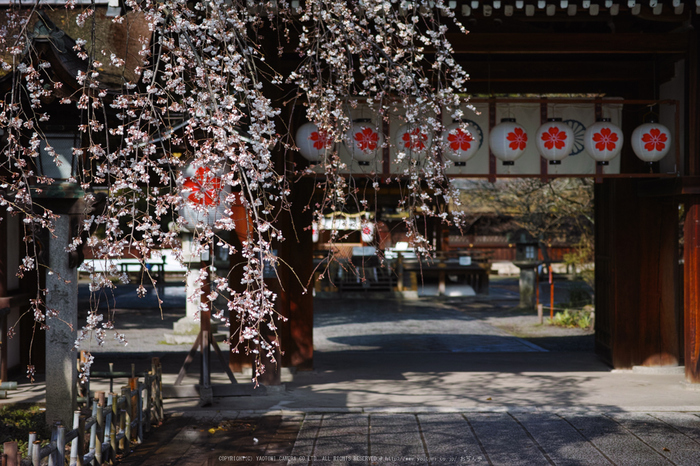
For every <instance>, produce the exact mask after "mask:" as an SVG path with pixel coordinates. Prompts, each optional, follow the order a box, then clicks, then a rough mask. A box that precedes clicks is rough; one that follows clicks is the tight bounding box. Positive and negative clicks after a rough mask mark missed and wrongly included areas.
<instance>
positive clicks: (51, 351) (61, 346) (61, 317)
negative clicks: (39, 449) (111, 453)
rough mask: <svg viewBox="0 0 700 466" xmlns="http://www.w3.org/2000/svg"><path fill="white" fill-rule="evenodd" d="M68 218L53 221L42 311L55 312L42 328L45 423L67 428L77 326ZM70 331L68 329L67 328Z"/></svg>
mask: <svg viewBox="0 0 700 466" xmlns="http://www.w3.org/2000/svg"><path fill="white" fill-rule="evenodd" d="M70 224H71V217H70V216H69V215H65V214H63V215H60V216H59V217H58V219H56V224H55V225H56V229H55V231H54V235H55V237H54V236H52V237H51V239H50V240H49V250H48V253H49V254H48V257H49V267H50V268H51V272H47V274H46V289H47V295H46V308H47V309H54V310H56V311H58V315H57V316H56V317H47V319H46V324H47V326H48V329H47V330H46V423H47V424H48V425H53V424H54V422H55V421H61V422H62V423H63V425H64V426H66V428H69V429H70V428H71V427H72V423H73V411H75V409H76V407H77V401H76V392H77V387H76V386H77V382H78V369H77V354H76V353H75V351H73V345H74V344H75V339H76V338H77V326H78V272H77V269H76V268H73V267H70V265H69V263H68V253H67V252H66V246H68V244H69V242H70V238H71V225H70ZM71 327H72V328H71Z"/></svg>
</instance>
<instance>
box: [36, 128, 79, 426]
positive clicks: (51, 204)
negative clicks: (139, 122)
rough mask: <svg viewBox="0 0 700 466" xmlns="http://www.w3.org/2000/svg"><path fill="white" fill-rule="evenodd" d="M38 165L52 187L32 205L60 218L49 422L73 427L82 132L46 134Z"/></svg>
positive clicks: (40, 191)
mask: <svg viewBox="0 0 700 466" xmlns="http://www.w3.org/2000/svg"><path fill="white" fill-rule="evenodd" d="M45 137H46V139H45V140H44V141H43V142H42V144H41V147H40V156H39V157H38V158H37V159H36V160H35V163H36V173H37V175H39V176H40V177H48V178H52V179H53V180H54V182H53V183H52V184H44V183H40V182H37V183H34V184H32V186H31V192H32V200H33V201H34V202H36V203H37V204H40V205H41V206H42V207H44V208H48V209H51V210H52V211H53V213H54V214H56V219H55V221H54V225H53V227H54V231H53V234H52V235H50V239H49V241H48V248H47V251H46V253H47V254H46V257H47V259H48V264H47V265H48V266H49V269H50V270H51V273H47V274H46V308H47V309H54V310H56V311H58V315H56V316H55V317H51V316H47V318H46V325H47V329H46V421H47V423H49V425H51V424H53V423H54V422H56V421H61V423H62V424H63V425H64V426H70V425H71V422H72V421H73V412H74V411H75V410H76V408H77V405H76V385H77V380H78V368H77V362H76V355H75V352H73V345H74V344H75V340H76V338H77V326H78V269H77V267H78V266H79V265H80V262H81V261H82V255H81V254H73V255H71V254H69V253H68V252H66V248H67V246H68V245H69V244H70V242H71V240H72V238H73V237H74V236H75V235H76V234H77V233H78V225H79V218H80V214H81V213H83V212H84V200H83V197H84V192H83V191H82V190H81V189H80V186H79V185H78V184H77V183H75V177H76V176H77V174H78V173H79V165H80V159H79V157H78V156H77V155H76V152H75V151H74V150H73V149H74V147H77V146H79V142H80V138H79V135H78V134H77V133H76V132H64V133H46V134H45Z"/></svg>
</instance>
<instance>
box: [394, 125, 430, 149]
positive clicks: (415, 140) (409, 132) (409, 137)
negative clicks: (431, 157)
mask: <svg viewBox="0 0 700 466" xmlns="http://www.w3.org/2000/svg"><path fill="white" fill-rule="evenodd" d="M394 141H395V142H396V147H397V148H398V150H400V151H403V152H405V153H406V154H408V155H409V156H410V157H423V156H424V155H425V154H426V153H427V152H428V150H429V149H430V145H431V144H432V143H433V134H432V132H431V131H428V130H427V129H426V128H424V127H422V126H417V125H412V124H405V125H403V126H401V127H400V128H399V130H398V131H397V132H396V139H395V140H394Z"/></svg>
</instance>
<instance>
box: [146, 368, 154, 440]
mask: <svg viewBox="0 0 700 466" xmlns="http://www.w3.org/2000/svg"><path fill="white" fill-rule="evenodd" d="M154 377H155V372H154V371H153V370H151V371H150V372H149V373H148V374H147V375H146V377H145V380H144V384H145V385H146V426H145V427H146V433H148V432H150V431H151V422H152V420H153V417H152V416H151V409H152V407H153V403H152V402H151V397H152V396H153V378H154Z"/></svg>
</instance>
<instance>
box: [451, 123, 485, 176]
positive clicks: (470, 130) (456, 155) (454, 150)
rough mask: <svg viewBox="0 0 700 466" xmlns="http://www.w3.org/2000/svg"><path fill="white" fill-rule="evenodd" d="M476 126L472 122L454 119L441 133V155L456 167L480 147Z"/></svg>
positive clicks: (473, 154) (464, 163) (461, 164)
mask: <svg viewBox="0 0 700 466" xmlns="http://www.w3.org/2000/svg"><path fill="white" fill-rule="evenodd" d="M481 142H482V141H481V138H480V137H479V131H478V128H476V127H475V126H474V125H473V124H472V123H467V124H466V125H465V124H464V123H463V122H459V121H455V122H454V123H452V124H451V125H448V126H447V127H446V128H445V131H444V132H443V133H442V147H443V152H442V153H443V155H444V156H445V158H446V159H447V160H451V161H453V162H454V163H455V166H457V167H463V166H465V165H466V164H467V160H469V159H471V158H472V157H474V156H475V155H476V153H477V151H478V150H479V148H481Z"/></svg>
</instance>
